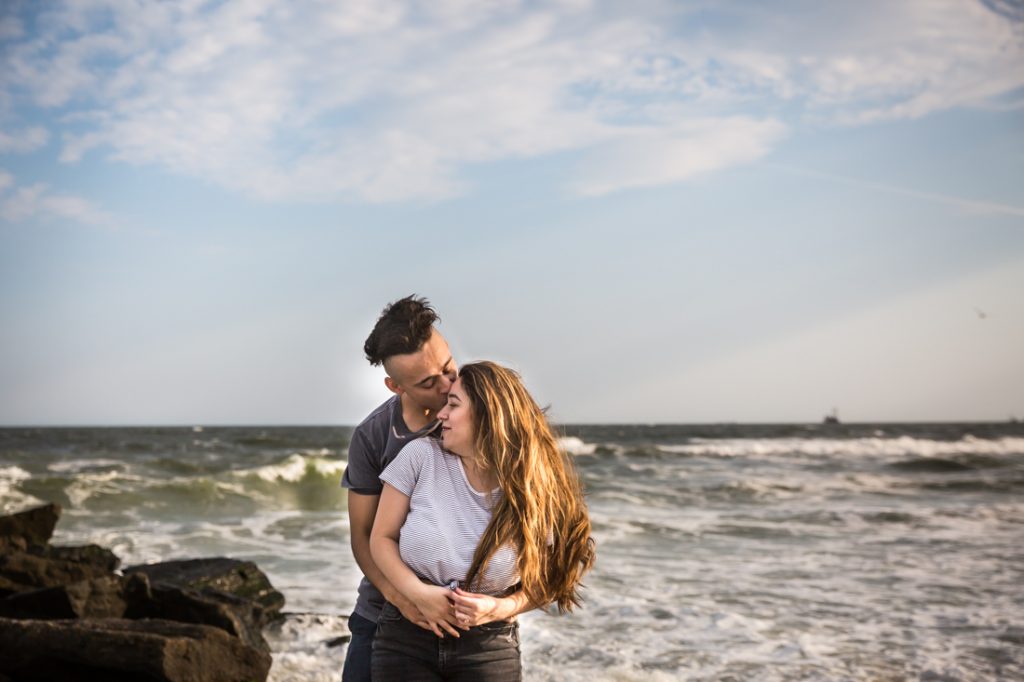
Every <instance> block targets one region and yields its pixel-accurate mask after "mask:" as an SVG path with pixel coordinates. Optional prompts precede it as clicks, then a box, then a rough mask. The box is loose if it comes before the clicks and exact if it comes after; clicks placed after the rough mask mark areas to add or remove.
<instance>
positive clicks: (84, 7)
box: [0, 0, 1024, 425]
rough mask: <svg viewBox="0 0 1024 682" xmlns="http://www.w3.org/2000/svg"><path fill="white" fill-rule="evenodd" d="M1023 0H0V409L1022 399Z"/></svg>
mask: <svg viewBox="0 0 1024 682" xmlns="http://www.w3.org/2000/svg"><path fill="white" fill-rule="evenodd" d="M1022 187H1024V3H1022V2H1020V1H1019V0H909V1H900V0H882V1H876V0H865V1H863V2H856V3H821V2H816V1H810V0H808V1H797V0H781V1H779V2H772V3H764V2H745V1H741V0H737V1H734V2H722V1H719V0H695V1H692V2H688V1H684V0H680V1H676V2H659V1H650V2H648V1H645V0H631V1H630V2H601V1H599V0H593V1H591V0H554V1H550V2H518V1H514V0H494V1H487V2H471V1H469V0H430V1H429V2H417V1H410V0H393V1H392V0H354V1H351V2H341V1H337V2H336V1H333V0H332V1H330V2H328V1H322V2H311V1H305V2H303V1H296V2H288V1H284V0H281V1H272V0H233V1H231V2H209V1H205V0H177V1H175V0H168V1H165V2H141V1H137V2H136V1H132V0H74V1H70V2H56V1H53V2H28V1H26V2H18V1H17V0H14V1H11V0H7V1H5V2H3V3H0V425H146V424H185V425H188V424H253V425H263V424H266V425H270V424H355V423H358V422H359V421H360V420H361V419H362V417H363V416H365V414H367V413H368V412H369V411H370V410H371V409H372V408H373V407H374V406H375V405H377V404H378V403H380V402H381V401H383V400H384V399H386V398H387V397H388V393H387V390H386V389H385V388H384V385H383V375H382V373H381V370H380V369H379V368H373V367H370V366H369V365H368V364H367V363H366V361H365V359H364V358H363V357H362V343H363V340H364V339H365V337H366V335H367V334H368V333H369V330H370V328H371V327H372V325H373V323H374V321H375V320H376V317H377V315H378V314H379V313H380V310H381V309H382V307H383V306H384V305H385V304H386V303H387V302H389V301H392V300H395V299H397V298H400V297H402V296H405V295H408V294H410V293H417V294H420V295H423V296H426V297H428V298H429V299H430V301H431V302H432V303H433V304H434V305H435V306H436V308H437V310H438V312H439V314H440V316H441V323H440V327H439V328H440V330H441V332H442V333H443V334H444V335H445V336H446V338H447V339H448V341H449V343H450V345H451V348H452V351H453V353H454V355H455V358H456V360H457V361H459V362H463V363H464V362H468V361H471V360H478V359H491V360H497V361H500V362H503V363H505V364H507V365H509V366H511V367H513V368H515V369H517V370H518V371H519V372H520V373H521V374H522V375H523V378H524V381H525V382H526V385H527V387H528V388H529V389H530V390H531V391H532V392H533V393H534V395H535V397H536V398H537V399H538V401H540V402H541V403H542V404H544V405H550V414H551V415H552V418H553V419H554V420H555V421H558V422H562V423H627V422H628V423H634V422H639V423H655V422H657V423H665V422H675V423H718V422H756V423H765V422H816V421H819V420H820V419H821V418H822V417H823V416H824V415H825V414H827V413H830V412H831V411H832V410H833V409H834V410H836V411H837V412H838V414H839V416H840V418H841V419H843V420H844V421H851V422H867V421H889V422H892V421H946V420H972V421H973V420H996V421H1002V420H1006V419H1008V418H1010V417H1019V418H1024V192H1022V190H1021V188H1022Z"/></svg>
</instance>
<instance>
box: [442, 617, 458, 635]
mask: <svg viewBox="0 0 1024 682" xmlns="http://www.w3.org/2000/svg"><path fill="white" fill-rule="evenodd" d="M441 627H442V628H444V630H445V631H446V632H448V633H449V634H451V635H452V636H453V637H456V638H457V637H458V636H459V631H458V630H456V629H455V628H453V627H452V626H451V625H450V624H448V622H447V621H441Z"/></svg>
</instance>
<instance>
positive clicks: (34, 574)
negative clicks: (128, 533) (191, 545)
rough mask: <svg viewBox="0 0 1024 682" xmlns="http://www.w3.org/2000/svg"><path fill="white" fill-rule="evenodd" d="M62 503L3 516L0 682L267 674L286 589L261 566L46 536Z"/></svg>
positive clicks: (0, 538)
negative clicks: (149, 556) (116, 550)
mask: <svg viewBox="0 0 1024 682" xmlns="http://www.w3.org/2000/svg"><path fill="white" fill-rule="evenodd" d="M60 513H61V509H60V507H59V506H58V505H54V504H51V505H46V506H43V507H37V508H35V509H30V510H27V511H25V512H20V513H18V514H12V515H8V516H0V682H6V681H8V680H10V681H12V682H13V681H18V680H54V679H60V680H80V679H81V680H86V679H89V680H93V679H103V680H136V679H147V680H193V681H196V682H202V681H205V680H210V681H213V680H218V681H220V680H225V681H231V680H265V679H266V677H267V674H268V672H269V670H270V664H271V657H270V651H269V648H268V646H267V643H266V641H265V640H264V638H263V634H262V629H263V627H264V626H265V625H267V624H268V623H269V622H271V621H273V620H274V619H276V618H279V617H280V611H281V609H282V607H283V606H284V596H283V595H282V594H281V593H280V592H278V591H277V590H275V589H274V588H273V585H271V584H270V581H269V580H268V579H267V576H266V575H265V574H264V573H263V572H262V571H260V570H259V567H257V566H256V564H254V563H252V562H248V561H239V560H236V559H230V558H224V557H216V558H205V559H188V560H180V561H168V562H163V563H158V564H148V565H140V566H132V567H129V568H126V569H124V571H123V572H122V573H117V572H116V571H117V567H118V566H119V564H120V560H119V559H118V558H117V556H115V555H114V554H113V552H111V551H110V550H107V549H105V548H103V547H99V546H97V545H86V546H82V547H59V546H53V545H50V544H49V543H50V539H51V537H52V536H53V530H54V528H55V527H56V524H57V521H58V520H59V518H60Z"/></svg>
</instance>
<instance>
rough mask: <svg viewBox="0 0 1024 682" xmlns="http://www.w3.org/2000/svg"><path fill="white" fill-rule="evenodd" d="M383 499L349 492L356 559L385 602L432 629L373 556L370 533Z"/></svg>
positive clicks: (349, 514) (415, 621) (425, 627)
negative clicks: (385, 574)
mask: <svg viewBox="0 0 1024 682" xmlns="http://www.w3.org/2000/svg"><path fill="white" fill-rule="evenodd" d="M379 502H380V495H362V494H360V493H357V492H354V491H352V490H349V491H348V523H349V536H350V539H351V543H352V555H353V556H354V557H355V559H356V563H357V564H359V568H360V570H362V572H363V575H365V576H366V579H367V580H369V581H370V582H371V583H373V585H374V587H376V588H377V589H378V590H380V593H381V594H383V595H384V598H385V599H387V600H388V601H389V602H391V603H392V604H394V605H395V606H397V607H398V610H399V611H401V612H402V615H404V616H405V617H406V618H408V619H409V620H410V621H412V622H413V623H416V624H417V625H419V626H420V627H421V628H424V629H426V630H429V629H430V624H429V623H428V622H427V620H426V619H425V618H424V617H423V614H421V613H420V611H419V609H417V608H416V606H415V605H414V604H413V603H412V602H410V601H409V600H408V599H406V598H405V596H404V595H402V593H401V592H399V591H398V590H397V589H395V586H394V585H392V584H391V582H390V581H389V580H388V579H387V578H386V577H385V576H384V574H383V573H382V572H381V570H380V569H379V568H378V567H377V564H376V563H375V562H374V561H373V556H372V555H371V554H370V531H372V530H373V519H374V518H375V517H376V516H377V505H378V503H379Z"/></svg>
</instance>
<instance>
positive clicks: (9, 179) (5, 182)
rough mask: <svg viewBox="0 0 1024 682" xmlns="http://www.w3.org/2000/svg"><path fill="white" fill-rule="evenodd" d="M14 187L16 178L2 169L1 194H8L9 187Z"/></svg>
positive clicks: (0, 170)
mask: <svg viewBox="0 0 1024 682" xmlns="http://www.w3.org/2000/svg"><path fill="white" fill-rule="evenodd" d="M13 186H14V176H13V175H11V174H10V173H8V172H7V171H5V170H3V169H0V194H3V193H4V192H6V191H7V188H8V187H13Z"/></svg>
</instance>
